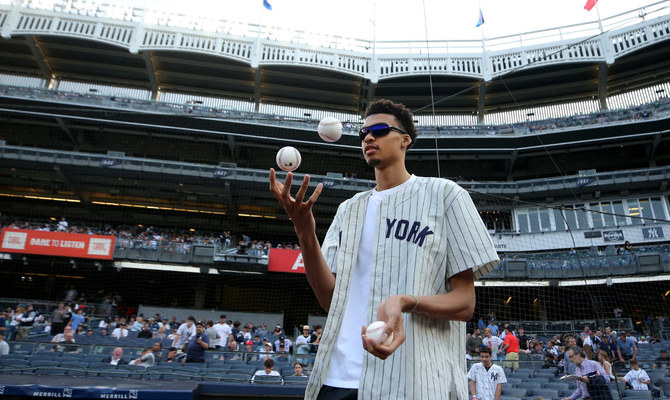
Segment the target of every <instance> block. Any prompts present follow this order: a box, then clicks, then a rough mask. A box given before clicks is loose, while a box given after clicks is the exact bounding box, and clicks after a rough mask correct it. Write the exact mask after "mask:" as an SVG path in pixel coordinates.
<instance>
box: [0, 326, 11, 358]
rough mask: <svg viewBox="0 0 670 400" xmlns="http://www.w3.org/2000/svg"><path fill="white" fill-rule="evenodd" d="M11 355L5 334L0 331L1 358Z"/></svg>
mask: <svg viewBox="0 0 670 400" xmlns="http://www.w3.org/2000/svg"><path fill="white" fill-rule="evenodd" d="M7 354H9V344H7V342H5V332H4V331H0V357H2V356H6V355H7Z"/></svg>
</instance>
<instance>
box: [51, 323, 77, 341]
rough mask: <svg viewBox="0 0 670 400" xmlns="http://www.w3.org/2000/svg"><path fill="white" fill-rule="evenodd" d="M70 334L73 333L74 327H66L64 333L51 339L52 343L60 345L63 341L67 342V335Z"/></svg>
mask: <svg viewBox="0 0 670 400" xmlns="http://www.w3.org/2000/svg"><path fill="white" fill-rule="evenodd" d="M68 332H69V333H72V327H71V326H66V327H65V328H64V329H63V333H59V334H57V335H54V337H53V338H51V343H59V342H62V341H63V340H65V334H66V333H68Z"/></svg>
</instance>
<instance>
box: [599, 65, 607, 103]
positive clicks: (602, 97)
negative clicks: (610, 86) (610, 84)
mask: <svg viewBox="0 0 670 400" xmlns="http://www.w3.org/2000/svg"><path fill="white" fill-rule="evenodd" d="M607 75H608V70H607V63H605V62H600V63H598V101H599V102H600V110H607V109H608V107H607Z"/></svg>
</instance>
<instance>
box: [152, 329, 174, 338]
mask: <svg viewBox="0 0 670 400" xmlns="http://www.w3.org/2000/svg"><path fill="white" fill-rule="evenodd" d="M155 339H158V340H163V339H168V335H167V333H166V331H165V325H162V326H161V327H160V328H158V332H156V336H155ZM173 339H174V338H173Z"/></svg>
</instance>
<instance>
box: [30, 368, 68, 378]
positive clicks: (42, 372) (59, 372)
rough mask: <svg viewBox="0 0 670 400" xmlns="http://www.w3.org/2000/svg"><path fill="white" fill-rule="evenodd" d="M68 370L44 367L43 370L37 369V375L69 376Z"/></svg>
mask: <svg viewBox="0 0 670 400" xmlns="http://www.w3.org/2000/svg"><path fill="white" fill-rule="evenodd" d="M67 372H68V371H67V369H66V368H58V367H55V368H49V367H42V368H35V375H39V376H44V375H67Z"/></svg>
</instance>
